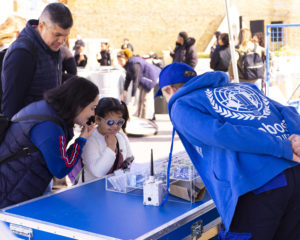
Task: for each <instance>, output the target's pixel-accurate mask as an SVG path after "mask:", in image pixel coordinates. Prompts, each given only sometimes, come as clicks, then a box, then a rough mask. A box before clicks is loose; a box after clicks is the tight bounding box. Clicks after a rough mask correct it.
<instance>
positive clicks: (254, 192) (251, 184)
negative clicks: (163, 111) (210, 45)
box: [156, 63, 300, 240]
mask: <svg viewBox="0 0 300 240" xmlns="http://www.w3.org/2000/svg"><path fill="white" fill-rule="evenodd" d="M160 95H163V96H164V97H165V98H166V100H167V101H168V109H169V115H170V119H171V121H172V124H173V126H174V131H176V132H177V134H178V135H179V137H180V139H181V141H182V143H183V145H184V147H185V149H186V151H187V153H188V154H189V156H190V158H191V160H192V162H193V164H194V165H195V168H196V169H197V171H198V172H199V174H200V176H201V178H202V179H203V182H204V184H205V186H206V188H207V190H208V192H209V193H210V195H211V197H212V199H213V200H214V202H215V204H216V207H217V209H218V212H219V214H220V216H221V218H222V221H223V226H222V229H221V231H220V234H219V239H261V240H265V239H289V240H290V239H299V236H300V228H299V225H300V166H299V165H298V162H300V155H299V154H300V151H299V150H300V148H299V138H300V136H298V135H296V134H300V116H299V114H298V113H297V112H296V110H295V109H294V108H293V107H287V106H283V105H281V104H279V103H277V102H275V101H274V100H272V99H270V98H268V97H266V96H264V95H263V94H262V93H261V92H260V91H259V90H258V88H257V87H256V86H254V85H253V84H249V83H230V82H229V79H228V76H227V75H226V74H225V73H223V72H219V71H216V72H207V73H204V74H202V75H199V76H196V72H195V71H194V70H193V69H192V68H191V67H190V66H188V65H186V64H183V63H173V64H170V65H168V66H166V67H165V68H164V69H163V70H162V71H161V73H160V76H159V90H158V92H157V93H156V96H160ZM173 133H174V132H173ZM291 135H292V136H291ZM173 137H174V135H173ZM172 141H173V140H172Z"/></svg>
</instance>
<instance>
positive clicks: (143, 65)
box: [118, 49, 161, 120]
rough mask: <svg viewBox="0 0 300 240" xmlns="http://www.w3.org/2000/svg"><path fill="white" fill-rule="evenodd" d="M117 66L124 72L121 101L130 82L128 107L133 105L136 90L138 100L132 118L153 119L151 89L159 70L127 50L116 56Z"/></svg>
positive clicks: (124, 97)
mask: <svg viewBox="0 0 300 240" xmlns="http://www.w3.org/2000/svg"><path fill="white" fill-rule="evenodd" d="M118 61H119V64H120V65H121V66H122V67H124V68H125V70H126V78H125V83H124V91H123V94H122V96H121V100H123V101H124V100H125V99H126V96H127V91H128V87H129V84H130V83H131V82H132V92H131V101H130V103H128V104H129V106H130V107H132V106H134V105H135V99H134V97H135V96H136V92H137V89H139V98H138V104H137V112H136V113H135V114H134V116H137V117H140V118H146V119H150V120H152V119H154V94H153V88H154V86H155V84H156V82H157V79H158V75H159V73H160V70H161V69H160V68H159V67H157V66H155V65H154V64H151V63H148V62H147V61H145V60H144V59H143V58H141V57H133V56H132V53H131V51H130V50H129V49H124V50H123V51H121V52H120V53H119V54H118Z"/></svg>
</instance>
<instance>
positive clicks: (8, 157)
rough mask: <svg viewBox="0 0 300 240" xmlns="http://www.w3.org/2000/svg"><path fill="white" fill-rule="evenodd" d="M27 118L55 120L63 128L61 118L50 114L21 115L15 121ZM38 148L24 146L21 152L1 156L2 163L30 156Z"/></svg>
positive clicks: (0, 161)
mask: <svg viewBox="0 0 300 240" xmlns="http://www.w3.org/2000/svg"><path fill="white" fill-rule="evenodd" d="M26 120H41V121H51V122H54V123H55V124H57V125H59V126H61V127H62V128H63V123H62V122H61V120H59V119H58V118H56V117H53V116H50V115H39V114H36V115H27V116H24V117H20V118H17V119H16V120H13V121H12V122H13V123H16V122H21V121H26ZM37 151H38V148H37V147H35V146H30V147H24V148H23V149H22V150H20V151H19V152H16V153H13V154H9V155H5V156H3V157H1V158H0V163H4V162H8V161H11V160H14V159H17V158H20V157H25V156H29V155H31V153H34V152H37Z"/></svg>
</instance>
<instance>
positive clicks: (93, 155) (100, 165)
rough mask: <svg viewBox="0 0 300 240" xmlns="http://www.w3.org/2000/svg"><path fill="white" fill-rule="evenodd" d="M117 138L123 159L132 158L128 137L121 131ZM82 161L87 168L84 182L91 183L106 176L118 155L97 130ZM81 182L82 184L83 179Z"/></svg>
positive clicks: (87, 144)
mask: <svg viewBox="0 0 300 240" xmlns="http://www.w3.org/2000/svg"><path fill="white" fill-rule="evenodd" d="M116 137H117V139H118V142H119V147H120V153H121V154H122V155H123V159H124V160H125V159H126V158H128V157H132V151H131V148H130V145H129V140H128V138H127V136H126V135H125V134H124V133H123V132H122V131H119V132H118V133H117V134H116ZM82 159H83V163H84V166H85V168H84V181H85V182H89V181H91V180H93V179H96V178H100V177H103V176H105V175H106V173H107V172H108V171H109V170H110V169H111V167H112V166H113V164H114V161H115V159H116V153H115V152H114V151H112V150H111V149H110V148H109V147H108V146H107V144H106V142H105V138H104V136H103V135H102V134H100V133H99V132H98V130H97V129H95V131H94V132H93V134H92V136H91V137H89V138H88V140H87V142H86V144H85V146H84V148H83V153H82ZM80 182H82V179H81V178H80Z"/></svg>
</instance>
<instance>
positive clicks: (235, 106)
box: [205, 85, 271, 120]
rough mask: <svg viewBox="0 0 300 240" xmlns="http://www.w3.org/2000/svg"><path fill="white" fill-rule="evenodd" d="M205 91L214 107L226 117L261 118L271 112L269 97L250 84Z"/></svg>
mask: <svg viewBox="0 0 300 240" xmlns="http://www.w3.org/2000/svg"><path fill="white" fill-rule="evenodd" d="M205 93H206V96H207V98H208V99H209V101H210V103H211V105H212V107H213V109H214V110H215V111H216V112H217V113H219V114H221V115H222V116H224V117H228V118H236V119H241V120H253V119H258V120H260V119H261V118H266V117H267V116H269V115H270V114H271V112H270V107H269V104H270V103H269V101H268V99H267V98H266V97H265V96H263V95H261V94H259V93H257V92H256V91H255V90H253V89H252V88H251V87H249V86H245V85H236V86H234V85H232V86H227V87H221V88H215V89H214V90H213V91H212V90H210V89H207V90H206V91H205Z"/></svg>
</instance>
